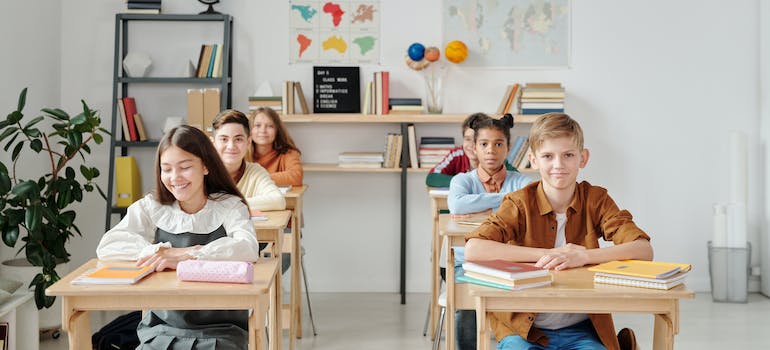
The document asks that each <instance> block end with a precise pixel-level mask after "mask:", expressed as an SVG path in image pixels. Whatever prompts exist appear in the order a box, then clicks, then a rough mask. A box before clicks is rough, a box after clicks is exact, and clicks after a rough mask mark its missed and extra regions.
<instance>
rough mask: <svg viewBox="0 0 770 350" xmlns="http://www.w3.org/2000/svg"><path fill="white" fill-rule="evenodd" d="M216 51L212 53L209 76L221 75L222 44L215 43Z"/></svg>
mask: <svg viewBox="0 0 770 350" xmlns="http://www.w3.org/2000/svg"><path fill="white" fill-rule="evenodd" d="M216 47H217V52H216V55H214V64H213V65H212V67H213V69H212V71H211V77H212V78H221V77H222V45H217V46H216Z"/></svg>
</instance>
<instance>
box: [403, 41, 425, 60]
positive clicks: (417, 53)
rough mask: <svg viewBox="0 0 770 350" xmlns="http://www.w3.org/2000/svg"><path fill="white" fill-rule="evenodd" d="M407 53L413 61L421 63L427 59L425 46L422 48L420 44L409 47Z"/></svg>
mask: <svg viewBox="0 0 770 350" xmlns="http://www.w3.org/2000/svg"><path fill="white" fill-rule="evenodd" d="M406 53H407V55H409V58H411V59H412V61H420V60H422V58H423V57H425V46H422V44H420V43H414V44H412V45H409V48H408V49H407V50H406Z"/></svg>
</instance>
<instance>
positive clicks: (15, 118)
mask: <svg viewBox="0 0 770 350" xmlns="http://www.w3.org/2000/svg"><path fill="white" fill-rule="evenodd" d="M22 118H24V114H21V111H13V112H11V113H10V114H8V121H9V122H10V123H11V124H16V123H18V122H19V121H20V120H21V119H22Z"/></svg>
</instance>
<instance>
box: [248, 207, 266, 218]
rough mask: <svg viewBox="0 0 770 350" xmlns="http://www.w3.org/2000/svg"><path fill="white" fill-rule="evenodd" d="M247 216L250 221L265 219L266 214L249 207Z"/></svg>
mask: <svg viewBox="0 0 770 350" xmlns="http://www.w3.org/2000/svg"><path fill="white" fill-rule="evenodd" d="M249 217H250V218H251V221H267V219H268V218H267V215H266V214H265V213H263V212H261V211H259V210H256V209H249Z"/></svg>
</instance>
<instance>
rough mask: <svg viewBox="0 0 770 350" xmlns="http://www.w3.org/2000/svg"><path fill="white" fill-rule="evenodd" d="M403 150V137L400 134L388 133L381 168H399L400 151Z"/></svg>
mask: <svg viewBox="0 0 770 350" xmlns="http://www.w3.org/2000/svg"><path fill="white" fill-rule="evenodd" d="M403 148H404V137H403V136H401V134H395V133H388V136H387V139H386V140H385V152H384V153H385V156H384V159H385V160H384V161H383V164H382V167H383V168H398V167H399V166H401V151H402V149H403Z"/></svg>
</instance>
